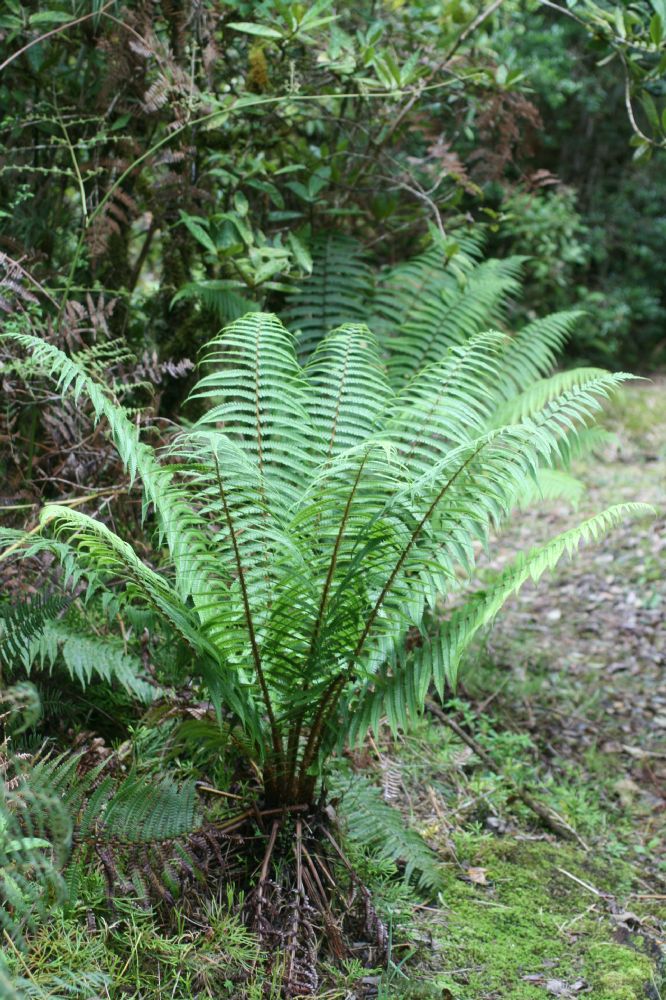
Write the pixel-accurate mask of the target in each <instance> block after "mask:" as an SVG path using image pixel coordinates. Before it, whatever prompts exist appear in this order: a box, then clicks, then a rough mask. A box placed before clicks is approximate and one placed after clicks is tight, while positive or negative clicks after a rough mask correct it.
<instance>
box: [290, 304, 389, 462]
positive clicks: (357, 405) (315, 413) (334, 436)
mask: <svg viewBox="0 0 666 1000" xmlns="http://www.w3.org/2000/svg"><path fill="white" fill-rule="evenodd" d="M305 377H306V378H307V379H308V382H309V383H310V386H311V393H310V398H311V401H312V402H311V407H310V415H311V419H312V423H313V426H314V430H315V433H316V434H317V436H318V438H319V442H318V443H319V445H320V448H321V455H322V457H323V458H324V460H327V461H328V460H330V459H331V458H332V457H333V456H334V455H336V454H338V453H339V452H341V451H345V450H347V449H349V448H354V447H356V446H357V445H359V444H361V443H362V442H363V441H364V440H365V439H366V438H368V437H369V436H371V435H373V434H374V433H375V432H376V431H377V430H378V429H379V416H380V414H381V413H382V412H383V410H384V409H385V408H386V406H387V405H388V404H389V402H390V400H391V397H392V395H393V391H392V389H391V387H390V385H389V382H388V379H387V378H386V373H385V370H384V366H383V365H382V362H381V360H380V357H379V344H378V343H377V339H376V337H375V336H374V334H373V333H371V332H370V330H369V329H368V327H367V326H364V325H358V326H357V325H353V324H351V323H345V324H344V326H341V327H339V328H338V329H335V330H333V331H332V332H330V333H328V334H327V335H326V336H325V337H324V338H323V339H322V340H321V341H320V343H319V345H318V347H317V349H316V350H315V352H314V354H313V356H312V359H311V361H310V362H309V364H308V365H307V366H306V368H305Z"/></svg>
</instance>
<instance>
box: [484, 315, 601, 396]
mask: <svg viewBox="0 0 666 1000" xmlns="http://www.w3.org/2000/svg"><path fill="white" fill-rule="evenodd" d="M581 315H582V313H581V312H580V311H578V310H569V311H565V312H557V313H551V314H550V315H549V316H543V317H541V318H540V319H536V320H534V321H533V322H532V323H528V325H527V326H525V327H523V328H522V330H520V331H519V332H518V333H517V334H516V335H515V336H514V337H512V338H511V340H510V341H509V342H508V344H507V349H506V352H505V354H504V363H503V378H502V380H501V383H500V384H499V386H498V392H499V394H500V396H501V397H502V398H504V399H510V398H511V397H512V396H514V395H515V393H516V392H519V393H520V392H523V391H524V390H525V389H527V388H528V387H529V386H531V384H532V383H533V382H534V381H535V380H537V379H540V378H543V377H544V376H545V375H548V374H549V373H550V372H552V370H553V368H554V367H555V364H556V362H557V359H558V357H559V355H560V354H561V352H562V349H563V347H564V345H565V344H566V342H567V340H568V338H569V337H570V336H571V333H572V331H573V329H574V327H575V325H576V323H577V322H578V320H579V319H580V317H581Z"/></svg>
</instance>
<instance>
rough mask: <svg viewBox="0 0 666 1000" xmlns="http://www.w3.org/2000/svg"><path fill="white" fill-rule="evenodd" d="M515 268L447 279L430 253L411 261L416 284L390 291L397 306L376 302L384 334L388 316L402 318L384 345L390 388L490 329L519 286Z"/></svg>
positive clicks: (507, 265)
mask: <svg viewBox="0 0 666 1000" xmlns="http://www.w3.org/2000/svg"><path fill="white" fill-rule="evenodd" d="M454 259H455V260H457V259H458V258H457V256H456V258H454ZM521 263H522V259H521V258H508V259H507V260H502V261H500V260H488V261H484V263H482V264H479V265H477V266H474V267H470V268H469V270H468V272H466V273H463V274H462V275H453V274H451V273H450V271H449V270H447V268H446V267H443V266H442V264H441V263H440V262H439V261H438V259H437V257H436V256H434V252H433V251H429V252H428V253H427V254H424V255H423V257H422V258H420V259H419V258H417V260H416V261H411V262H410V265H411V266H412V267H414V268H415V269H416V272H415V273H416V276H417V284H416V286H415V287H413V288H410V287H409V285H407V286H406V287H405V286H404V285H403V284H402V281H401V282H400V283H399V285H398V287H397V289H396V291H395V298H397V300H398V307H397V308H394V307H393V301H392V300H393V297H390V299H389V302H388V304H387V299H386V296H383V297H382V296H378V298H377V306H376V308H377V309H378V310H379V322H380V325H381V326H382V327H383V328H384V329H387V327H388V326H389V324H390V322H391V320H390V317H391V316H392V315H394V316H395V315H397V316H399V315H400V314H401V313H402V312H405V313H406V317H405V319H404V321H403V322H402V323H401V325H400V326H399V327H397V328H396V327H394V328H393V331H392V334H391V335H390V338H389V339H387V340H385V341H384V342H385V343H386V345H387V347H390V351H391V354H390V360H389V376H390V379H391V381H392V383H393V384H394V385H401V384H402V383H403V382H404V380H405V379H406V378H410V377H411V376H412V375H414V374H415V373H416V372H418V371H419V370H420V369H422V368H424V367H426V366H427V365H430V364H433V363H436V362H438V361H441V360H442V359H443V358H444V357H445V356H446V353H447V351H448V349H449V348H450V347H451V346H452V345H454V344H462V343H464V342H465V341H466V340H468V339H469V338H470V337H472V336H473V335H474V334H475V333H479V332H481V331H482V330H487V329H488V328H489V327H493V326H496V325H497V324H498V323H499V322H500V320H501V318H502V312H503V308H504V306H505V304H506V302H507V300H508V298H510V297H511V296H512V295H513V294H515V293H516V292H517V291H518V289H519V287H520V285H519V280H518V277H519V273H520V265H521ZM419 265H420V266H419ZM401 277H402V276H401ZM403 280H404V279H403ZM405 298H407V299H408V300H409V305H408V307H407V309H405V308H404V306H402V302H403V301H404V300H405ZM371 325H372V321H371Z"/></svg>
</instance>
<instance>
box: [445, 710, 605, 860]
mask: <svg viewBox="0 0 666 1000" xmlns="http://www.w3.org/2000/svg"><path fill="white" fill-rule="evenodd" d="M426 708H427V709H428V711H429V712H430V713H431V714H432V715H434V716H435V717H436V718H437V719H439V721H440V722H443V723H444V725H445V726H448V727H449V729H451V730H452V731H453V732H454V733H455V734H456V736H457V737H458V739H461V740H462V741H463V743H466V744H467V746H468V747H469V748H470V749H471V750H473V751H474V753H475V754H476V755H477V757H479V758H480V759H481V760H482V761H483V763H484V764H485V765H486V767H488V768H490V770H491V771H494V773H495V774H498V775H499V776H500V777H501V778H502V779H503V780H504V781H506V782H507V783H508V784H509V785H510V786H511V788H512V789H513V791H514V792H515V794H516V795H517V796H518V798H519V799H520V800H521V801H522V802H523V803H524V804H525V805H526V806H527V807H528V809H531V810H532V812H533V813H536V815H537V816H538V817H539V818H540V819H541V820H543V822H544V823H545V824H546V826H547V827H549V829H551V830H552V831H553V833H557V834H558V835H559V836H560V837H564V838H565V839H566V840H575V841H576V843H578V844H580V846H581V847H582V848H584V849H585V850H586V851H589V847H588V845H587V844H586V843H585V841H584V840H583V839H582V838H581V837H580V836H579V835H578V834H577V833H576V831H575V830H574V829H573V827H571V826H569V824H568V823H567V821H566V820H565V819H564V818H563V817H562V816H560V815H559V813H556V812H555V810H554V809H551V808H549V807H548V806H546V805H544V803H543V802H540V801H539V799H537V798H535V797H534V796H533V795H532V794H531V793H530V792H528V791H526V790H525V789H524V788H522V787H521V786H520V785H519V784H518V782H517V781H515V780H514V779H513V778H512V777H510V775H508V774H506V772H504V771H503V770H502V768H501V767H499V766H498V765H497V764H496V763H495V761H494V760H493V759H492V757H491V756H490V754H489V753H487V752H486V751H485V750H484V749H483V747H482V746H480V745H479V744H478V743H477V741H476V740H475V739H474V737H472V736H470V735H469V733H466V732H465V730H464V729H463V728H462V726H459V725H458V723H457V722H456V721H455V719H452V718H451V717H450V716H448V715H447V714H446V713H445V712H443V711H442V709H441V708H440V707H439V705H436V704H435V702H434V701H428V702H426Z"/></svg>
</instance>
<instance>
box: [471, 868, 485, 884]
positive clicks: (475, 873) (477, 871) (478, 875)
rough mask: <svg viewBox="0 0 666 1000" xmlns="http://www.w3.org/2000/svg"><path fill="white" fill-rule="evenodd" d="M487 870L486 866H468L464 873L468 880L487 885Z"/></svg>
mask: <svg viewBox="0 0 666 1000" xmlns="http://www.w3.org/2000/svg"><path fill="white" fill-rule="evenodd" d="M487 871H488V869H487V868H468V869H467V873H466V874H467V878H468V879H469V881H470V882H474V884H475V885H488V879H487V878H486V872H487Z"/></svg>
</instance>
